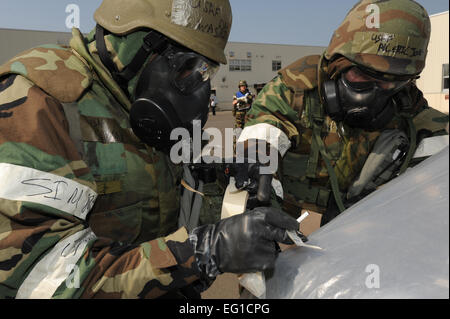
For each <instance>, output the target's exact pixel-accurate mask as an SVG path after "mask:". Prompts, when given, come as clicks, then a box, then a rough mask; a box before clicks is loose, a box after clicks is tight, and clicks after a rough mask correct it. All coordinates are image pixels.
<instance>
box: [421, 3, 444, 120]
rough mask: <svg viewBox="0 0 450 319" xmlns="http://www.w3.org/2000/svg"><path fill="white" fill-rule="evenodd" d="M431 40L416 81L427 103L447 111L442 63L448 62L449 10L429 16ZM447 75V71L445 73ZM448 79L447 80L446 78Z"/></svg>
mask: <svg viewBox="0 0 450 319" xmlns="http://www.w3.org/2000/svg"><path fill="white" fill-rule="evenodd" d="M430 18H431V40H430V45H429V48H428V57H427V63H426V67H425V69H424V71H423V73H422V75H421V78H420V79H419V80H418V81H417V85H418V87H419V88H420V89H421V90H422V92H423V93H424V95H425V98H426V99H427V100H428V104H429V105H430V106H431V107H433V108H435V109H438V110H439V111H441V112H444V113H449V92H448V88H447V89H444V67H443V66H444V65H445V64H447V72H448V63H449V31H448V30H449V12H448V11H446V12H442V13H439V14H435V15H432V16H430ZM447 76H448V73H447ZM447 81H448V80H447Z"/></svg>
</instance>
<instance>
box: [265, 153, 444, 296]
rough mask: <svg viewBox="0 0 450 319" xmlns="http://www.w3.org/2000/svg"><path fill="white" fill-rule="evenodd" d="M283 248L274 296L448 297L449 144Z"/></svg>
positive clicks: (270, 290) (271, 287)
mask: <svg viewBox="0 0 450 319" xmlns="http://www.w3.org/2000/svg"><path fill="white" fill-rule="evenodd" d="M309 239H310V241H309V242H308V244H312V245H317V246H320V247H322V248H323V249H324V250H323V251H316V250H309V249H307V248H304V247H300V248H293V249H290V250H288V251H285V252H283V253H282V254H280V256H279V258H278V260H277V263H276V267H275V270H274V273H273V275H272V276H271V277H267V282H266V284H267V296H266V297H267V298H270V299H278V298H283V299H284V298H295V299H301V298H327V299H328V298H345V299H347V298H370V299H372V298H382V299H385V298H395V299H397V298H449V149H448V147H447V148H446V149H445V150H443V151H442V152H440V153H439V154H437V155H435V156H433V157H431V158H429V159H428V160H426V161H424V162H423V163H421V164H420V165H418V166H416V167H415V168H414V169H410V170H408V171H407V172H406V173H405V174H404V175H403V176H400V177H398V178H396V179H394V180H393V181H391V182H390V183H388V184H387V185H385V186H384V187H382V188H381V189H379V190H378V191H376V192H374V193H372V194H371V195H369V196H368V197H366V198H365V199H364V200H362V201H361V202H359V203H357V204H356V205H354V206H353V207H351V208H350V209H348V210H347V211H345V212H344V213H342V214H341V215H340V216H338V217H337V218H336V219H334V220H333V221H331V222H330V223H329V224H327V225H326V226H324V227H323V228H321V229H319V230H318V231H316V232H315V233H313V234H312V235H311V236H310V237H309Z"/></svg>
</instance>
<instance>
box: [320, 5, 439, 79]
mask: <svg viewBox="0 0 450 319" xmlns="http://www.w3.org/2000/svg"><path fill="white" fill-rule="evenodd" d="M430 33H431V22H430V18H429V16H428V13H427V11H426V10H425V9H424V8H423V7H422V6H421V5H419V4H418V3H416V2H415V1H412V0H362V1H360V2H358V3H357V4H356V5H355V6H354V7H353V9H352V10H350V12H349V13H348V15H347V17H346V18H345V20H344V21H343V23H342V24H341V25H340V27H339V28H338V29H337V30H336V31H335V33H334V35H333V37H332V39H331V42H330V45H329V46H328V49H327V50H326V52H325V54H324V57H325V59H327V60H328V61H331V60H333V59H334V58H336V57H338V56H344V57H346V58H347V59H348V60H350V61H352V62H353V63H356V64H358V65H361V66H363V67H366V68H368V69H369V70H372V71H375V72H379V73H384V74H389V75H393V76H407V77H414V76H416V75H418V74H420V73H421V72H422V70H423V69H424V67H425V60H426V56H427V48H428V43H429V41H430Z"/></svg>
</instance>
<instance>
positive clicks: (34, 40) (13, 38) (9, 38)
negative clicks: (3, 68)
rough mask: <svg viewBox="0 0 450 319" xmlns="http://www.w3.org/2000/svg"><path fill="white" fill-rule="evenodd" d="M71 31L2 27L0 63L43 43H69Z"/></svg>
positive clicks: (0, 34)
mask: <svg viewBox="0 0 450 319" xmlns="http://www.w3.org/2000/svg"><path fill="white" fill-rule="evenodd" d="M71 38H72V34H71V33H70V32H49V31H32V30H13V29H0V43H1V46H0V65H1V64H3V63H5V62H7V61H8V60H9V59H11V58H12V57H13V56H15V55H17V54H18V53H20V52H22V51H25V50H28V49H30V48H32V47H35V46H38V45H41V44H59V45H69V41H70V39H71Z"/></svg>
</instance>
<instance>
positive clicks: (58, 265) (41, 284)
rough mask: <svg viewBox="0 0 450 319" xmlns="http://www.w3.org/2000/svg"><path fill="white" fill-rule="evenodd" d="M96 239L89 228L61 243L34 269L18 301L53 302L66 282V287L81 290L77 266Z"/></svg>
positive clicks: (20, 290)
mask: <svg viewBox="0 0 450 319" xmlns="http://www.w3.org/2000/svg"><path fill="white" fill-rule="evenodd" d="M95 239H96V236H95V234H94V233H93V232H92V230H91V229H90V228H87V229H84V230H82V231H80V232H77V233H75V234H73V235H72V236H69V237H68V238H66V239H64V240H62V241H60V242H59V243H58V244H56V246H55V247H53V249H52V250H51V251H50V252H49V253H47V255H45V256H44V258H42V259H41V260H40V261H39V262H38V263H37V264H36V265H35V266H34V267H33V269H32V270H31V272H30V273H29V274H28V276H27V278H25V280H24V281H23V283H22V285H21V286H20V288H19V290H18V292H17V295H16V298H17V299H50V298H52V296H53V295H54V293H55V291H56V290H57V289H58V288H59V286H60V285H61V284H62V283H63V282H64V281H66V287H67V288H80V284H81V283H80V282H78V281H79V280H80V274H79V273H77V271H79V270H78V269H77V268H76V264H77V262H78V260H79V259H80V258H81V255H82V254H83V251H84V250H85V248H86V246H87V244H88V243H89V242H90V241H91V240H95ZM72 272H73V274H72ZM71 274H72V275H71ZM68 279H70V280H68Z"/></svg>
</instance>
